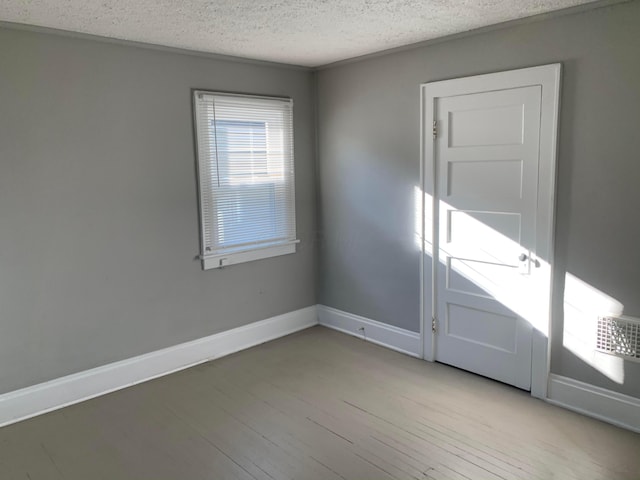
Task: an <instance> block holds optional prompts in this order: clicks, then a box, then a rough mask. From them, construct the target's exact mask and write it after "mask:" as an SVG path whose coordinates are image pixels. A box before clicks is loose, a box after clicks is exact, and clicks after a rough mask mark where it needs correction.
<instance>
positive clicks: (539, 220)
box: [420, 63, 561, 398]
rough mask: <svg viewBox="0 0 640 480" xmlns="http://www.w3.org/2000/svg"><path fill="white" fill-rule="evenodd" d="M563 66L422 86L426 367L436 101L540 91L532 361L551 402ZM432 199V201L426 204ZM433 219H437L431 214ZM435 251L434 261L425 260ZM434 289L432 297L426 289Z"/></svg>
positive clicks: (535, 378) (431, 349)
mask: <svg viewBox="0 0 640 480" xmlns="http://www.w3.org/2000/svg"><path fill="white" fill-rule="evenodd" d="M560 80H561V64H559V63H555V64H550V65H542V66H537V67H530V68H523V69H518V70H510V71H504V72H497V73H489V74H484V75H476V76H471V77H463V78H456V79H451V80H441V81H435V82H429V83H424V84H421V85H420V109H421V115H420V135H421V138H420V158H421V160H420V184H421V188H422V192H423V195H422V199H421V200H422V215H421V218H422V239H423V241H422V242H421V243H422V246H421V248H422V255H421V262H420V271H421V275H420V277H421V288H420V296H421V301H420V304H421V305H420V309H421V317H422V321H421V326H420V334H421V337H422V345H423V352H422V353H423V355H422V356H423V358H424V359H425V360H427V361H434V359H435V335H434V334H433V333H432V329H431V322H432V319H433V318H435V315H436V312H435V299H436V298H437V296H436V294H437V292H436V291H435V289H436V284H435V282H434V281H433V278H434V271H433V270H434V268H437V267H438V263H439V259H438V251H439V245H438V230H437V229H438V225H432V226H431V228H426V227H427V226H426V225H425V213H426V210H425V209H431V210H435V209H437V208H438V200H439V199H438V198H437V197H436V196H434V192H436V188H435V182H436V181H437V178H436V175H435V173H436V172H435V162H434V143H435V142H434V141H433V140H434V139H433V135H432V125H433V121H434V115H433V112H434V108H433V106H434V101H435V99H436V98H439V97H449V96H455V95H465V94H470V93H479V92H486V91H493V90H502V89H509V88H518V87H527V86H534V85H540V86H541V87H542V98H541V115H540V157H539V166H538V200H537V211H536V225H537V230H536V252H537V256H538V258H544V259H548V260H547V263H548V265H547V266H546V267H547V268H545V269H544V272H543V273H541V274H543V275H546V277H545V281H546V282H548V288H547V289H546V290H547V292H548V295H547V298H546V299H545V301H546V302H547V308H546V309H545V310H546V312H547V318H543V319H541V322H540V324H539V325H538V326H537V327H538V328H534V332H533V340H532V341H533V344H532V358H531V395H532V396H534V397H538V398H546V397H547V384H548V378H549V357H550V345H551V331H552V329H551V322H552V316H551V296H552V291H553V265H554V262H553V253H554V251H553V250H554V249H553V245H554V214H555V184H556V164H557V145H558V138H557V132H558V117H559V105H560ZM429 198H432V199H433V201H429V200H428V199H429ZM430 217H431V218H437V216H435V215H434V212H433V211H432V215H430ZM429 245H430V246H431V247H430V249H431V251H432V261H431V262H429V260H428V257H427V255H426V253H427V250H428V248H429V247H428V246H429ZM427 285H431V288H430V289H429V291H428V292H425V286H427Z"/></svg>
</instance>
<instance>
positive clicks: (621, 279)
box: [318, 2, 640, 397]
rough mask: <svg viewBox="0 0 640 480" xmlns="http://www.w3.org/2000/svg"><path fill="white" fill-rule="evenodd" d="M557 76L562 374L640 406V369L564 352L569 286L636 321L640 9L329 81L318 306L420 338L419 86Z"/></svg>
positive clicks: (488, 36)
mask: <svg viewBox="0 0 640 480" xmlns="http://www.w3.org/2000/svg"><path fill="white" fill-rule="evenodd" d="M553 62H562V64H563V68H564V72H563V73H564V79H563V87H562V104H561V125H560V129H561V132H560V152H559V172H558V194H557V200H558V207H557V231H556V234H557V244H556V255H557V266H556V267H557V273H558V275H557V278H558V279H559V280H560V281H559V282H558V284H557V288H556V290H555V292H554V306H555V313H554V331H555V334H556V335H555V337H554V338H555V343H554V346H553V348H552V354H553V358H552V370H553V371H554V372H556V373H559V374H562V375H566V376H569V377H573V378H576V379H578V380H582V381H586V382H589V383H593V384H596V385H600V386H603V387H606V388H611V389H613V390H617V391H620V392H624V393H628V394H631V395H635V396H639V397H640V364H637V363H629V362H627V363H626V364H625V381H624V384H623V385H619V384H617V383H615V382H612V381H610V380H609V379H608V378H607V377H605V376H604V375H602V374H601V373H599V372H598V371H597V370H595V369H593V368H591V367H590V366H589V365H587V364H585V363H584V362H582V361H581V360H580V359H579V358H577V357H576V356H574V355H573V354H572V353H571V352H570V351H568V350H567V349H565V348H563V346H562V333H563V327H562V325H563V324H562V322H563V315H562V314H563V295H564V293H563V292H564V289H563V287H564V285H563V281H562V279H563V278H564V274H565V272H569V273H570V274H572V275H574V276H576V277H578V278H580V279H581V280H583V281H584V282H586V283H588V284H590V285H592V286H593V287H595V288H597V289H598V290H601V291H603V292H605V293H607V294H608V295H610V296H612V297H614V298H615V299H617V300H618V301H619V302H621V303H622V304H624V306H625V313H626V314H629V315H636V316H640V295H638V292H639V291H640V248H638V245H640V225H639V224H638V222H637V221H636V219H637V208H638V205H640V188H638V179H639V178H640V157H639V152H640V135H639V134H638V132H637V130H638V127H639V126H640V88H639V85H640V2H631V3H627V4H620V5H617V6H613V7H607V8H601V9H598V10H592V11H589V12H585V13H580V14H575V15H568V16H563V17H558V18H554V19H550V20H545V21H542V22H534V23H528V24H522V25H519V26H512V27H510V28H506V29H499V30H494V31H492V32H486V33H482V34H477V35H473V36H467V37H464V38H458V39H452V40H448V41H445V42H442V43H438V44H433V45H430V46H422V47H418V48H415V49H410V50H405V51H400V52H396V53H391V54H388V55H384V56H379V57H374V58H368V59H362V60H361V61H358V62H355V63H350V64H345V65H342V66H336V67H333V68H328V69H325V70H322V71H321V72H319V74H318V105H319V120H318V122H319V123H318V127H319V132H320V136H319V160H318V164H319V186H320V198H321V201H320V205H319V236H320V238H321V240H322V246H321V249H320V265H319V274H320V276H319V302H320V303H322V304H325V305H328V306H331V307H335V308H339V309H342V310H346V311H348V312H351V313H355V314H359V315H363V316H365V317H369V318H372V319H375V320H379V321H382V322H386V323H389V324H392V325H396V326H399V327H402V328H406V329H410V330H414V331H418V330H419V321H420V320H419V264H420V254H419V252H418V250H417V248H416V247H415V246H414V238H413V236H414V233H413V232H414V213H413V212H414V208H413V195H414V187H415V186H418V185H419V158H420V157H419V138H420V132H419V111H420V105H419V84H420V83H422V82H428V81H433V80H441V79H446V78H452V77H460V76H467V75H473V74H479V73H487V72H494V71H500V70H509V69H514V68H520V67H527V66H533V65H540V64H546V63H553ZM429 288H430V287H429V286H428V285H427V292H428V291H429ZM590 313H593V312H587V315H588V314H590ZM585 322H586V319H585Z"/></svg>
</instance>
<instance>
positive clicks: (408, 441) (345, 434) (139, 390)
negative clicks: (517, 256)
mask: <svg viewBox="0 0 640 480" xmlns="http://www.w3.org/2000/svg"><path fill="white" fill-rule="evenodd" d="M0 479H2V480H13V479H30V480H39V479H46V480H76V479H77V480H80V479H82V480H94V479H95V480H102V479H104V480H115V479H118V480H120V479H136V480H141V479H149V480H151V479H153V480H164V479H176V480H177V479H180V480H187V479H194V480H201V479H215V480H222V479H239V480H281V479H282V480H285V479H291V480H293V479H296V480H378V479H380V480H392V479H397V480H404V479H421V480H440V479H451V480H469V479H471V480H485V479H486V480H494V479H502V480H512V479H580V480H589V479H602V480H614V479H633V480H639V479H640V435H638V434H634V433H632V432H628V431H625V430H622V429H619V428H617V427H613V426H611V425H608V424H605V423H602V422H599V421H596V420H592V419H589V418H587V417H583V416H581V415H578V414H575V413H572V412H569V411H566V410H563V409H560V408H558V407H554V406H551V405H548V404H545V403H544V402H542V401H539V400H536V399H533V398H531V397H530V396H529V394H528V393H526V392H521V391H519V390H517V389H515V388H511V387H508V386H505V385H502V384H500V383H497V382H493V381H491V380H487V379H485V378H482V377H478V376H475V375H472V374H469V373H466V372H462V371H460V370H456V369H454V368H450V367H447V366H444V365H439V364H429V363H426V362H423V361H421V360H417V359H413V358H410V357H407V356H404V355H401V354H399V353H395V352H392V351H389V350H386V349H384V348H381V347H378V346H375V345H372V344H368V343H365V342H363V341H361V340H359V339H355V338H353V337H349V336H346V335H343V334H340V333H338V332H334V331H331V330H328V329H325V328H323V327H314V328H311V329H308V330H305V331H303V332H300V333H298V334H295V335H291V336H289V337H285V338H283V339H280V340H276V341H273V342H270V343H267V344H264V345H261V346H259V347H255V348H252V349H250V350H246V351H244V352H240V353H237V354H235V355H231V356H229V357H225V358H222V359H219V360H215V361H213V362H209V363H207V364H203V365H200V366H197V367H194V368H191V369H188V370H184V371H182V372H179V373H175V374H172V375H169V376H166V377H163V378H159V379H156V380H153V381H150V382H147V383H144V384H141V385H137V386H134V387H131V388H128V389H125V390H121V391H119V392H115V393H112V394H109V395H106V396H103V397H100V398H97V399H93V400H90V401H87V402H84V403H81V404H78V405H74V406H71V407H67V408H65V409H63V410H58V411H56V412H52V413H49V414H47V415H43V416H40V417H37V418H34V419H31V420H27V421H24V422H21V423H18V424H15V425H11V426H8V427H5V428H2V429H0Z"/></svg>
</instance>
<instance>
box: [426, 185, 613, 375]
mask: <svg viewBox="0 0 640 480" xmlns="http://www.w3.org/2000/svg"><path fill="white" fill-rule="evenodd" d="M414 201H415V208H414V210H415V244H416V247H417V248H419V249H420V248H424V251H425V253H426V254H428V255H429V256H430V257H433V245H432V244H431V242H430V239H432V238H433V230H432V225H433V218H432V212H433V198H432V196H431V195H429V194H427V193H425V194H424V197H423V194H422V191H421V189H420V188H419V187H415V190H414ZM423 201H424V212H425V213H424V217H422V214H421V212H422V209H423ZM439 215H440V219H442V218H444V216H445V215H449V216H451V215H455V216H456V217H457V219H456V229H457V230H458V231H457V235H460V236H461V237H463V238H465V239H473V241H472V242H465V243H466V244H467V248H465V253H466V254H468V253H470V252H471V253H472V255H470V257H471V258H473V260H469V259H468V258H469V256H467V257H466V258H465V257H462V258H460V256H459V252H456V250H455V246H453V245H452V244H451V243H448V242H446V241H444V240H446V239H445V238H443V236H444V235H447V232H444V228H441V229H440V232H441V233H440V235H441V239H442V240H441V241H440V245H441V246H440V250H439V259H440V262H441V263H442V264H443V266H445V265H444V264H445V263H447V264H448V265H446V266H447V267H448V269H447V270H448V272H449V273H448V275H449V276H450V277H449V278H448V279H447V284H448V288H449V289H455V290H458V291H462V292H464V293H468V294H471V295H478V296H482V297H487V296H488V297H491V298H495V299H496V300H497V301H498V302H500V303H501V304H502V305H504V306H505V307H506V308H508V309H509V310H510V311H512V312H513V313H514V314H515V315H518V316H520V317H522V318H524V319H525V320H527V321H528V322H529V323H530V324H531V325H532V326H533V327H534V328H535V329H537V330H538V331H539V332H541V333H542V334H544V335H545V336H547V337H548V335H549V325H548V323H547V317H548V312H549V302H548V300H545V301H541V300H540V299H547V298H548V292H549V290H550V285H549V281H548V280H549V278H550V275H549V273H550V265H549V263H548V261H547V260H545V259H542V258H537V259H536V263H537V267H536V268H535V271H536V273H537V274H536V275H531V274H530V273H529V271H528V270H525V271H523V270H522V269H521V267H520V266H519V265H518V264H517V262H513V259H517V258H518V256H519V255H520V253H521V252H522V246H521V245H520V243H519V239H517V238H514V237H516V236H517V235H518V232H517V231H516V232H515V233H511V234H505V233H504V231H498V230H496V229H495V228H492V227H490V226H489V225H487V224H486V223H483V222H482V221H480V220H478V218H477V216H476V215H475V214H473V213H471V212H462V211H459V210H457V209H456V208H455V207H453V206H451V205H449V204H447V203H445V202H443V201H440V206H439ZM423 221H424V236H423V233H422V229H423ZM441 225H443V226H444V223H443V222H442V220H441ZM423 239H424V241H423ZM468 243H472V245H471V247H470V249H469V246H468ZM447 258H449V259H448V260H447ZM556 274H557V272H556ZM559 283H560V285H562V284H563V286H564V292H559V294H561V295H562V294H563V296H564V301H563V304H564V306H563V318H560V319H554V321H561V320H563V324H564V329H563V331H562V330H561V332H560V333H561V334H562V345H563V347H564V348H565V349H566V350H568V351H569V352H570V353H571V354H572V355H573V356H574V357H575V358H576V359H579V360H580V361H581V362H583V363H584V364H586V365H588V366H589V367H590V369H592V370H593V371H595V372H598V374H600V375H602V376H604V377H606V378H608V379H609V380H611V381H613V382H615V383H617V384H620V385H623V384H624V381H625V371H624V360H623V359H622V358H621V357H617V356H614V355H610V354H606V353H602V352H599V351H597V350H596V336H597V328H598V318H599V316H604V315H613V316H619V315H622V314H623V311H624V306H623V305H622V304H621V303H620V302H619V301H617V300H616V299H615V298H613V297H611V296H610V295H608V294H607V293H605V292H602V291H600V290H598V289H597V288H595V287H594V286H592V285H589V284H588V283H586V282H584V281H583V280H581V279H579V278H577V277H575V276H574V275H572V274H571V273H569V272H564V282H559ZM592 373H593V372H592Z"/></svg>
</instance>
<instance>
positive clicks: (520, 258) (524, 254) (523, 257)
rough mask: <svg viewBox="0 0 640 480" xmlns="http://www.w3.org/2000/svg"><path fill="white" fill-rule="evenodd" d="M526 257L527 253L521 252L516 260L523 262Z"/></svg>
mask: <svg viewBox="0 0 640 480" xmlns="http://www.w3.org/2000/svg"><path fill="white" fill-rule="evenodd" d="M527 258H529V257H527V254H526V253H521V254H520V256H519V257H518V260H520V261H521V262H524V261H525V260H526V259H527Z"/></svg>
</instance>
